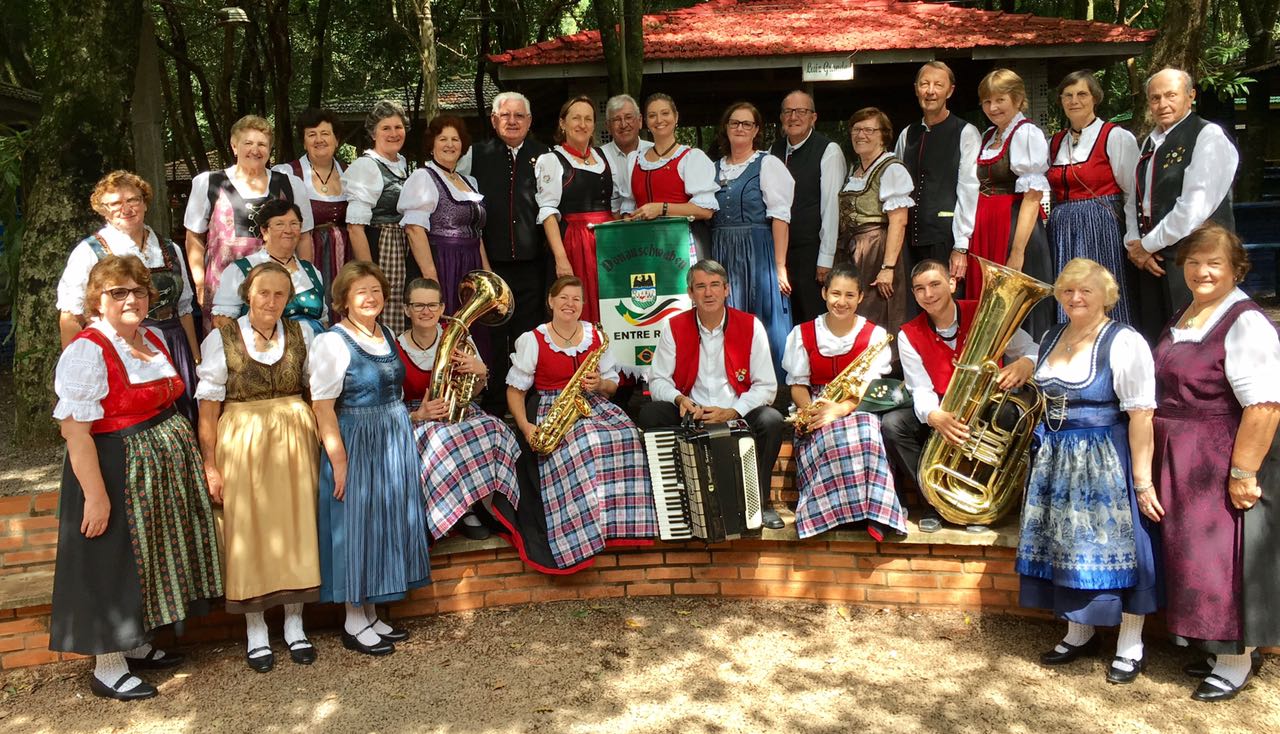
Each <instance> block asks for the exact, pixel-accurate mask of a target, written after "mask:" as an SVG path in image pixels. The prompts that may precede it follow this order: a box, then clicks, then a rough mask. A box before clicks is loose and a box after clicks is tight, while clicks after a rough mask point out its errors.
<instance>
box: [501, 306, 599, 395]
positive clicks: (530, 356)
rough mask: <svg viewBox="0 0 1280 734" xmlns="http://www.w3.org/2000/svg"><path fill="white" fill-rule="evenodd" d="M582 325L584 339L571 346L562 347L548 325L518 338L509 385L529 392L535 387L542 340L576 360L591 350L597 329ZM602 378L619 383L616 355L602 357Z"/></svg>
mask: <svg viewBox="0 0 1280 734" xmlns="http://www.w3.org/2000/svg"><path fill="white" fill-rule="evenodd" d="M578 323H580V324H582V338H581V339H580V340H578V343H577V344H575V345H573V346H571V347H562V346H560V345H559V344H556V342H555V339H552V338H551V332H550V331H549V330H548V329H547V325H546V324H538V326H537V327H536V328H534V330H533V331H526V332H525V333H523V334H521V335H520V337H519V338H518V339H516V352H515V354H513V355H511V369H510V371H508V372H507V384H508V385H510V386H511V387H514V388H515V389H517V390H528V389H529V388H531V387H533V374H534V372H536V371H537V369H538V341H537V340H538V339H541V340H542V341H544V342H546V343H547V345H548V346H549V347H551V351H553V352H558V353H560V354H567V355H568V356H570V357H576V356H578V355H579V354H583V353H584V352H588V351H590V349H591V342H592V340H593V339H594V337H595V327H594V326H592V325H591V324H589V323H587V322H586V321H579V322H578ZM600 379H601V380H612V381H613V382H617V381H618V362H617V360H615V359H614V358H613V353H612V352H610V351H608V350H605V353H604V354H603V355H602V356H601V357H600Z"/></svg>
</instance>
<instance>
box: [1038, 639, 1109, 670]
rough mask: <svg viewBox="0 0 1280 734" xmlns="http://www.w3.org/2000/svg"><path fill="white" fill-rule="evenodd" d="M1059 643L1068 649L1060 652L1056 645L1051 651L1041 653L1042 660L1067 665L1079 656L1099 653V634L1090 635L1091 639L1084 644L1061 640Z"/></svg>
mask: <svg viewBox="0 0 1280 734" xmlns="http://www.w3.org/2000/svg"><path fill="white" fill-rule="evenodd" d="M1058 644H1059V645H1061V646H1063V647H1065V648H1067V649H1066V651H1065V652H1058V648H1057V647H1054V649H1052V650H1050V651H1049V652H1044V653H1040V662H1042V663H1044V664H1045V665H1066V664H1067V663H1070V662H1073V661H1075V660H1076V659H1077V658H1082V657H1085V656H1087V655H1090V656H1091V655H1096V654H1098V636H1097V635H1094V636H1093V637H1090V638H1089V641H1088V642H1086V643H1084V644H1083V645H1069V644H1067V643H1065V642H1059V643H1058Z"/></svg>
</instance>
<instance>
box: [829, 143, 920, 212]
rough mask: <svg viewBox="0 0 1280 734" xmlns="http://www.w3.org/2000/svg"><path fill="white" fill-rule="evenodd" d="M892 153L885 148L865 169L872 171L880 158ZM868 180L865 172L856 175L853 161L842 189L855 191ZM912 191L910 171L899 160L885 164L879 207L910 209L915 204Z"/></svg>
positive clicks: (856, 167) (885, 208)
mask: <svg viewBox="0 0 1280 734" xmlns="http://www.w3.org/2000/svg"><path fill="white" fill-rule="evenodd" d="M892 155H893V154H892V153H890V152H889V151H887V150H886V151H885V152H883V153H881V154H880V155H879V157H877V158H876V159H875V161H873V162H872V163H871V167H870V168H868V169H867V171H870V172H874V171H875V170H876V166H879V165H882V164H881V161H882V160H884V159H885V158H886V157H888V156H892ZM870 180H871V177H870V176H868V175H866V172H863V174H862V175H858V165H857V164H856V163H855V164H854V165H852V166H850V167H849V179H848V180H847V181H845V184H844V189H843V190H844V191H852V192H854V193H857V192H859V191H862V190H863V189H865V188H867V183H868V182H870ZM913 191H915V184H913V183H911V173H910V172H909V171H907V167H906V166H904V165H902V163H901V162H900V161H895V162H893V163H889V164H886V167H885V169H884V173H883V174H881V175H880V208H881V209H884V210H885V211H887V212H891V211H893V210H894V209H910V208H911V207H913V206H915V205H916V202H915V200H914V199H912V198H911V194H912V192H913Z"/></svg>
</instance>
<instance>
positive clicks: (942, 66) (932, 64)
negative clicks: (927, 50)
mask: <svg viewBox="0 0 1280 734" xmlns="http://www.w3.org/2000/svg"><path fill="white" fill-rule="evenodd" d="M925 69H937V70H938V71H945V72H947V81H949V82H951V86H953V87H954V86H955V85H956V73H955V72H954V71H952V70H951V67H950V66H947V62H945V61H938V60H937V59H934V60H933V61H926V62H924V63H923V64H921V65H920V68H919V69H917V70H916V82H915V83H916V84H919V83H920V75H921V74H923V73H924V70H925Z"/></svg>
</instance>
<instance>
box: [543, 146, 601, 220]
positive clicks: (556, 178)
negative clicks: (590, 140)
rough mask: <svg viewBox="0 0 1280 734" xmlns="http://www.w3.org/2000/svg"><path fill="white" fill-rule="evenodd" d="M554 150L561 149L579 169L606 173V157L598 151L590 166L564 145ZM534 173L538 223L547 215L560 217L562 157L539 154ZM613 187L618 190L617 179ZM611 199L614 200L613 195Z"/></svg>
mask: <svg viewBox="0 0 1280 734" xmlns="http://www.w3.org/2000/svg"><path fill="white" fill-rule="evenodd" d="M553 150H558V151H560V154H561V155H563V156H564V157H565V159H566V160H568V161H569V165H570V166H573V167H574V168H576V169H578V170H579V171H590V172H591V173H604V167H605V165H606V163H605V159H604V157H603V156H601V155H600V154H599V153H598V152H597V153H596V154H593V155H592V156H591V160H592V163H591V165H589V166H588V165H587V164H585V163H583V162H582V161H581V160H579V159H578V157H577V156H576V155H573V154H572V153H570V152H569V151H567V150H565V149H564V146H563V145H557V146H556V147H555V148H554V149H553ZM533 175H534V177H535V179H536V180H537V185H538V190H537V192H536V193H535V194H534V196H533V200H534V201H536V202H537V203H538V224H542V223H543V222H544V221H546V219H547V217H555V218H557V219H559V218H560V197H561V196H563V195H564V165H563V164H562V163H561V162H560V158H559V157H558V156H557V155H556V154H555V153H543V154H542V155H540V156H538V161H537V163H535V164H534V167H533ZM615 175H616V174H615ZM613 188H614V191H615V192H616V191H617V189H618V184H617V182H616V181H615V182H614V184H613ZM610 199H611V200H612V195H611V196H610Z"/></svg>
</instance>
